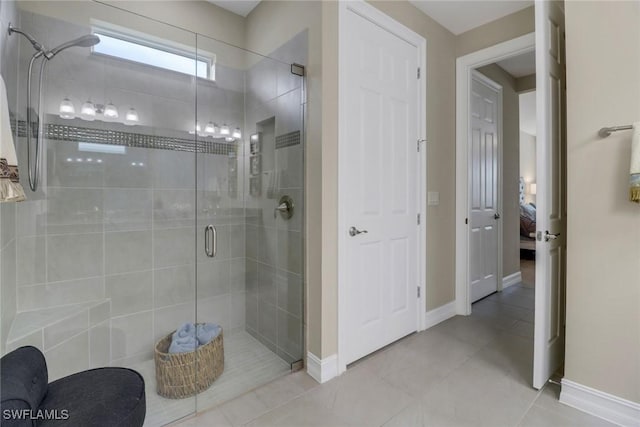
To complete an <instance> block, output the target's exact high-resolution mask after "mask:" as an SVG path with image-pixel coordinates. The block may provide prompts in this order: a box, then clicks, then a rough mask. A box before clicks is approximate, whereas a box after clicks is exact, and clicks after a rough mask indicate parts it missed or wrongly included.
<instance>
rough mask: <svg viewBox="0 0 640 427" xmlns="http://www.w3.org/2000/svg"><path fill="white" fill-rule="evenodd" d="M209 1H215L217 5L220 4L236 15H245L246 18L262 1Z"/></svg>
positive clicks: (211, 1)
mask: <svg viewBox="0 0 640 427" xmlns="http://www.w3.org/2000/svg"><path fill="white" fill-rule="evenodd" d="M207 1H208V2H209V3H213V4H215V5H216V6H220V7H221V8H223V9H227V10H228V11H230V12H233V13H235V14H236V15H240V16H244V17H245V18H246V17H247V15H248V14H249V13H251V11H252V10H253V9H254V8H255V7H256V6H257V5H258V3H260V0H207Z"/></svg>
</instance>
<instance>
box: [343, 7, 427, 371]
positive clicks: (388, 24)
mask: <svg viewBox="0 0 640 427" xmlns="http://www.w3.org/2000/svg"><path fill="white" fill-rule="evenodd" d="M348 13H355V14H357V15H359V16H361V17H363V18H364V19H366V20H368V21H371V22H372V23H374V24H375V25H377V26H379V27H381V28H383V29H385V30H387V31H389V32H390V33H392V34H394V35H395V36H397V37H399V38H401V39H403V40H405V41H406V42H408V43H409V44H411V45H413V46H415V47H416V48H417V49H416V50H417V54H418V66H419V67H420V70H421V76H420V79H419V81H418V93H417V94H416V96H417V97H418V104H417V105H418V111H417V114H418V117H417V125H418V132H417V135H418V138H419V139H421V140H426V135H427V113H426V107H427V102H426V101H427V40H426V39H425V38H424V37H422V36H421V35H419V34H417V33H415V32H413V31H412V30H410V29H409V28H407V27H406V26H404V25H403V24H401V23H399V22H398V21H396V20H394V19H393V18H391V17H389V16H388V15H386V14H384V13H383V12H381V11H380V10H378V9H377V8H375V7H374V6H372V5H370V4H368V3H366V2H365V1H364V0H357V1H349V2H339V5H338V63H339V64H341V65H340V67H339V70H338V183H340V179H341V178H342V177H344V176H345V171H346V170H347V168H348V167H349V165H348V164H347V163H346V162H345V152H344V148H343V147H344V144H345V142H346V135H345V130H346V128H345V124H346V123H347V117H346V115H347V114H346V113H347V112H346V108H345V99H344V96H343V94H344V93H345V92H344V91H345V84H346V83H345V81H346V75H347V74H346V73H347V70H346V67H345V66H344V65H343V64H346V55H347V52H346V40H345V37H344V35H345V34H346V33H347V32H348V31H349V27H348V26H347V25H346V16H347V14H348ZM416 144H418V141H416ZM426 144H427V143H426V142H424V143H422V144H420V145H421V146H420V151H419V152H418V153H417V154H418V156H416V161H417V162H418V179H419V180H420V182H419V183H418V188H417V191H418V195H417V197H418V213H419V214H420V224H419V226H418V228H417V233H418V245H419V253H418V280H419V283H417V284H416V285H417V286H418V287H419V288H420V297H419V298H417V300H416V304H417V305H418V309H417V314H418V316H417V319H416V331H421V330H423V329H424V327H425V322H426V277H427V267H426V263H427V257H426V249H427V234H426V223H427V216H426V214H427V211H426V206H427V191H426V189H427V170H426V169H427V147H426ZM340 187H341V186H340V185H338V230H337V231H338V301H337V303H338V324H337V326H338V328H337V329H338V330H337V332H338V375H340V374H342V373H343V372H345V371H346V369H347V363H346V359H345V357H344V348H345V329H346V325H345V319H347V316H346V305H345V304H344V303H341V302H344V301H345V298H346V290H345V286H346V271H345V268H344V261H343V260H344V255H345V251H346V239H347V228H348V224H347V222H346V212H345V208H344V206H345V203H344V202H345V198H346V195H345V193H344V191H340Z"/></svg>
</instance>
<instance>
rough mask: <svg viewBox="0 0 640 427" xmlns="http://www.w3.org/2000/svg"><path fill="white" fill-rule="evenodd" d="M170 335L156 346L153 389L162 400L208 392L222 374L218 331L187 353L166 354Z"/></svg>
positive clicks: (221, 346)
mask: <svg viewBox="0 0 640 427" xmlns="http://www.w3.org/2000/svg"><path fill="white" fill-rule="evenodd" d="M174 332H175V331H174ZM172 335H173V332H172V333H170V334H169V335H167V336H166V337H164V338H162V339H161V340H160V341H158V343H157V344H156V351H155V357H154V359H155V362H156V387H157V392H158V394H159V395H160V396H162V397H166V398H168V399H183V398H185V397H190V396H193V395H195V394H197V393H200V392H201V391H204V390H206V389H208V388H209V387H210V386H211V384H212V383H213V382H214V381H215V380H216V379H217V378H218V377H219V376H220V375H221V374H222V371H223V370H224V345H223V339H222V330H220V334H219V335H218V336H217V337H216V338H214V339H213V340H211V341H210V342H208V343H206V344H205V345H202V346H200V347H198V348H197V349H196V350H195V351H190V352H188V353H169V352H168V351H169V346H170V345H171V337H172Z"/></svg>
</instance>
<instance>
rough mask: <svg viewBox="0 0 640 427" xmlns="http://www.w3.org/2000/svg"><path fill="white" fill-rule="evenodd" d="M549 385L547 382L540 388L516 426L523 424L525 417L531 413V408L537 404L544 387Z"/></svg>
mask: <svg viewBox="0 0 640 427" xmlns="http://www.w3.org/2000/svg"><path fill="white" fill-rule="evenodd" d="M546 387H547V384H545V385H544V386H543V387H542V388H541V389H540V390H538V392H537V393H536V397H535V398H534V399H533V400H532V401H531V404H529V406H528V407H527V409H526V410H525V411H524V413H523V414H522V416H521V417H520V419H519V420H518V422H517V423H516V427H519V426H521V425H522V422H523V421H524V419H525V418H526V416H527V414H528V413H529V411H530V410H531V408H533V407H534V406H535V404H536V401H537V400H538V398H539V397H540V396H541V395H542V392H543V391H544V389H545V388H546Z"/></svg>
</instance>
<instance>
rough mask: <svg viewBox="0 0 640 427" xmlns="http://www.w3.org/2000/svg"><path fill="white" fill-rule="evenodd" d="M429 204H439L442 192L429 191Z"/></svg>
mask: <svg viewBox="0 0 640 427" xmlns="http://www.w3.org/2000/svg"><path fill="white" fill-rule="evenodd" d="M427 204H428V205H429V206H438V205H439V204H440V193H439V192H437V191H429V192H428V193H427Z"/></svg>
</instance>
